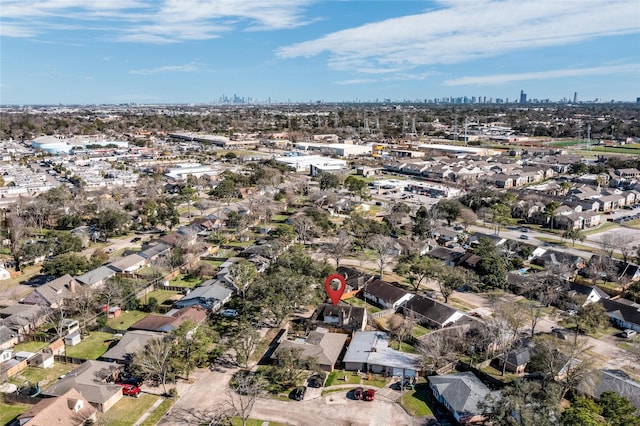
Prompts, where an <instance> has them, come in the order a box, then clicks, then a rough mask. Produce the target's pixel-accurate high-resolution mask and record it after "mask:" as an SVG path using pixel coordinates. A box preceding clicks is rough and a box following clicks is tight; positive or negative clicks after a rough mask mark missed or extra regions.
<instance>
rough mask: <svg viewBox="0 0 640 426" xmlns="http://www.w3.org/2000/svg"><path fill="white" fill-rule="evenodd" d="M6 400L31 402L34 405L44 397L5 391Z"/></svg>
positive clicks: (23, 402)
mask: <svg viewBox="0 0 640 426" xmlns="http://www.w3.org/2000/svg"><path fill="white" fill-rule="evenodd" d="M4 401H5V402H15V403H17V404H30V405H34V404H37V403H38V402H40V401H42V398H39V397H37V396H29V395H20V394H17V393H5V394H4Z"/></svg>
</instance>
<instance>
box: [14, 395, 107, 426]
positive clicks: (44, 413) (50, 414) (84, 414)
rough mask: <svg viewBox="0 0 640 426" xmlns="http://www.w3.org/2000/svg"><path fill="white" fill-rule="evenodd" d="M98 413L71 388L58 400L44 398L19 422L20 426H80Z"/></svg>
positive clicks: (23, 414) (19, 417)
mask: <svg viewBox="0 0 640 426" xmlns="http://www.w3.org/2000/svg"><path fill="white" fill-rule="evenodd" d="M96 411H97V410H96V409H95V408H93V406H92V405H91V404H90V403H89V401H87V399H85V398H84V397H83V396H82V394H80V392H78V391H77V390H75V389H73V388H71V389H69V390H68V391H67V392H65V393H64V394H62V395H60V396H58V397H56V398H43V399H42V400H40V402H38V403H37V404H35V405H32V406H31V408H29V410H27V411H26V412H24V413H22V414H20V415H19V416H18V420H19V422H20V423H19V424H20V425H25V424H26V425H29V426H49V425H51V424H61V425H62V424H64V425H80V424H82V422H83V421H84V420H85V419H88V418H90V417H91V416H92V415H95V413H96Z"/></svg>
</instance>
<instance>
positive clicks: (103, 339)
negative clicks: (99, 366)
mask: <svg viewBox="0 0 640 426" xmlns="http://www.w3.org/2000/svg"><path fill="white" fill-rule="evenodd" d="M112 341H113V335H112V334H111V333H105V332H102V331H94V332H92V333H91V334H89V337H87V338H85V339H83V340H82V342H80V343H78V344H77V345H76V346H67V347H66V355H67V356H70V357H74V358H82V359H98V358H99V357H100V356H101V355H102V354H103V353H105V352H106V351H107V350H108V349H109V345H110V344H111V342H112Z"/></svg>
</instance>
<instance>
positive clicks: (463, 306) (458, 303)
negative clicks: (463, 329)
mask: <svg viewBox="0 0 640 426" xmlns="http://www.w3.org/2000/svg"><path fill="white" fill-rule="evenodd" d="M449 305H451V306H453V307H454V308H456V309H460V310H461V311H470V310H472V309H475V308H477V306H475V305H469V304H468V303H465V302H463V301H462V300H460V299H457V298H455V297H450V298H449Z"/></svg>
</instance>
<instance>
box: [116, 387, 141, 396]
mask: <svg viewBox="0 0 640 426" xmlns="http://www.w3.org/2000/svg"><path fill="white" fill-rule="evenodd" d="M116 384H117V385H119V386H122V394H123V395H128V396H133V397H134V398H137V397H139V396H140V388H139V387H137V386H134V385H130V384H128V383H116Z"/></svg>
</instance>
